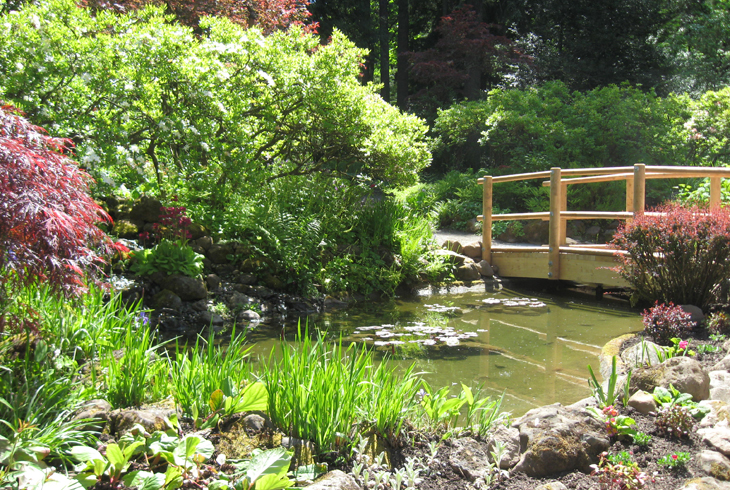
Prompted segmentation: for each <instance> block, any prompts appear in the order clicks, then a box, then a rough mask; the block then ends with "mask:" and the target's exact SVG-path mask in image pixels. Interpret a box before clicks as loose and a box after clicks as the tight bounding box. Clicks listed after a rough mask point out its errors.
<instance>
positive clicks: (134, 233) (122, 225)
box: [112, 219, 142, 240]
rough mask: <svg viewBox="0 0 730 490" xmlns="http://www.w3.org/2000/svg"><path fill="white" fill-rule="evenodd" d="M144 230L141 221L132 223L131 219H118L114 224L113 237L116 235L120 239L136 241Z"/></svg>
mask: <svg viewBox="0 0 730 490" xmlns="http://www.w3.org/2000/svg"><path fill="white" fill-rule="evenodd" d="M141 230H142V223H141V222H140V221H132V220H129V219H118V220H116V221H115V222H114V227H113V228H112V235H116V236H118V237H119V238H127V239H129V240H136V239H138V238H139V233H140V231H141Z"/></svg>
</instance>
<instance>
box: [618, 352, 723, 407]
mask: <svg viewBox="0 0 730 490" xmlns="http://www.w3.org/2000/svg"><path fill="white" fill-rule="evenodd" d="M670 384H671V385H672V386H674V387H675V388H676V389H677V390H679V391H681V392H682V393H689V394H690V395H692V399H693V400H694V401H696V402H698V401H701V400H707V399H708V398H709V397H710V376H709V375H708V374H707V373H706V372H705V371H704V370H703V369H702V365H701V364H700V363H699V362H698V361H695V360H694V359H692V358H689V357H672V358H671V359H669V360H667V361H665V362H663V363H661V364H658V365H656V366H648V367H638V368H636V369H634V371H633V373H632V375H631V389H630V391H631V392H632V393H634V392H636V391H637V390H644V391H648V392H649V393H653V392H654V388H656V387H657V386H662V387H664V388H669V385H670Z"/></svg>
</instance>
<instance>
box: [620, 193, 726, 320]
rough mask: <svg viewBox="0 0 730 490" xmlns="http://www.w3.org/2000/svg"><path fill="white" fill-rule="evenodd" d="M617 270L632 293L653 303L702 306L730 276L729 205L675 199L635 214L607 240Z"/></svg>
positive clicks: (712, 297) (706, 303)
mask: <svg viewBox="0 0 730 490" xmlns="http://www.w3.org/2000/svg"><path fill="white" fill-rule="evenodd" d="M611 243H612V245H613V246H614V247H615V248H617V249H620V250H626V254H625V255H623V256H621V259H622V262H621V265H620V266H619V267H618V272H619V274H620V275H621V277H623V278H624V279H626V280H627V281H628V283H629V284H630V285H631V287H632V288H634V291H635V293H636V295H637V296H638V297H639V298H641V299H644V300H648V301H651V302H654V301H659V302H663V303H670V302H673V303H676V304H691V305H696V306H699V307H700V308H704V307H706V306H707V305H708V304H709V303H710V302H712V301H713V299H714V297H715V292H716V291H718V290H721V289H722V288H723V286H724V283H725V281H726V280H727V278H728V277H730V209H729V208H721V209H713V210H711V211H708V210H703V209H700V208H696V207H692V208H685V207H682V206H679V205H676V204H669V205H664V206H661V207H659V208H657V209H655V210H654V212H647V213H644V214H641V215H639V216H637V217H636V218H635V219H634V220H633V221H632V222H630V223H628V224H626V225H624V226H622V227H621V228H619V230H618V232H617V233H616V235H615V236H614V238H613V241H612V242H611Z"/></svg>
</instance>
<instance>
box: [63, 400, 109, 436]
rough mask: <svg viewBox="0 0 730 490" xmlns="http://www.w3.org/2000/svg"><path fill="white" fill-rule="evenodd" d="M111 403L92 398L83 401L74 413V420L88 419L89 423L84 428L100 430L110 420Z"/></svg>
mask: <svg viewBox="0 0 730 490" xmlns="http://www.w3.org/2000/svg"><path fill="white" fill-rule="evenodd" d="M111 411H112V406H111V404H110V403H109V402H108V401H106V400H102V399H99V398H97V399H94V400H89V401H87V402H85V403H84V404H83V405H81V407H80V408H79V411H78V412H77V413H76V415H74V417H73V418H74V420H84V419H89V420H88V422H89V425H87V426H85V427H84V428H88V429H92V430H95V431H98V432H101V431H102V430H103V428H104V426H105V425H106V424H107V423H108V422H109V421H110V420H111Z"/></svg>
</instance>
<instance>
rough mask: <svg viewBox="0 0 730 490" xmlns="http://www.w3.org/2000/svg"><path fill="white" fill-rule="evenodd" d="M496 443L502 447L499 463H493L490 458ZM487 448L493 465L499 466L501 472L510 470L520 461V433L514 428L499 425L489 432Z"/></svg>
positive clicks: (492, 459)
mask: <svg viewBox="0 0 730 490" xmlns="http://www.w3.org/2000/svg"><path fill="white" fill-rule="evenodd" d="M497 443H500V444H502V446H503V447H504V455H503V456H502V460H501V461H499V462H497V461H494V458H493V457H492V453H493V452H494V448H495V447H496V444H497ZM487 446H488V447H489V460H490V461H491V462H492V463H494V464H499V467H500V468H502V469H503V470H507V469H510V468H512V467H513V466H514V465H516V464H517V462H518V461H519V460H520V431H519V430H517V428H516V427H506V426H504V425H501V424H500V425H498V426H497V428H496V429H494V430H492V431H491V432H490V434H489V439H488V440H487Z"/></svg>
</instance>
